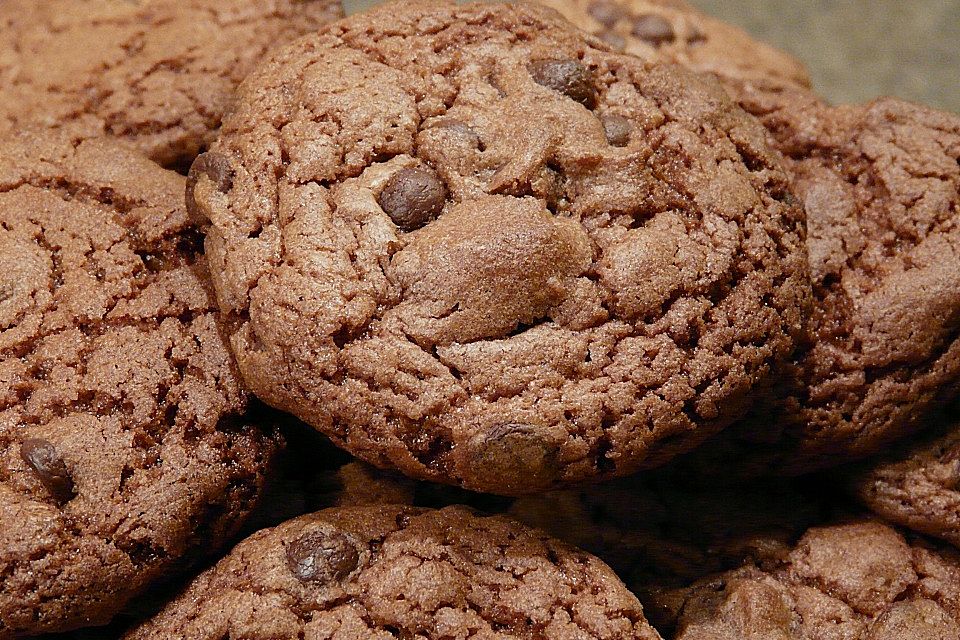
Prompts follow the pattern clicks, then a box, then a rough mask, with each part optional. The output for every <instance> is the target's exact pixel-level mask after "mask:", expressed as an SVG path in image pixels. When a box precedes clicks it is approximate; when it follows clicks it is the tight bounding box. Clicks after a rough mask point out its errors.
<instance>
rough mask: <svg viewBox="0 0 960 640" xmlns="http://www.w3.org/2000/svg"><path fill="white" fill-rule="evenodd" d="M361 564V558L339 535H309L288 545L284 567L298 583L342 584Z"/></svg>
mask: <svg viewBox="0 0 960 640" xmlns="http://www.w3.org/2000/svg"><path fill="white" fill-rule="evenodd" d="M359 563H360V554H359V553H357V549H356V547H354V546H353V543H351V542H350V540H349V539H348V538H347V537H346V536H345V535H343V534H342V533H327V532H325V531H311V532H309V533H305V534H304V535H302V536H300V537H299V538H298V539H297V540H295V541H294V542H291V543H290V544H288V545H287V567H289V569H290V572H291V573H292V574H293V575H294V576H295V577H296V578H297V580H299V581H300V582H319V583H329V582H333V581H335V580H343V579H344V578H345V577H347V576H348V575H350V572H351V571H353V570H354V569H356V568H357V565H358V564H359Z"/></svg>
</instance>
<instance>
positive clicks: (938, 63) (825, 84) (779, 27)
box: [344, 0, 960, 113]
mask: <svg viewBox="0 0 960 640" xmlns="http://www.w3.org/2000/svg"><path fill="white" fill-rule="evenodd" d="M688 1H689V2H690V3H691V4H693V5H694V6H696V7H698V8H700V9H702V10H703V11H705V12H707V13H709V14H712V15H714V16H717V17H719V18H723V19H724V20H727V21H728V22H732V23H733V24H736V25H738V26H740V27H743V28H744V29H746V30H747V31H749V32H750V33H752V34H753V35H754V36H757V37H759V38H761V39H764V40H767V41H769V42H771V43H773V44H775V45H777V46H779V47H780V48H782V49H785V50H787V51H789V52H791V53H793V54H794V55H795V56H797V57H798V58H800V59H801V60H803V61H804V62H805V63H806V64H807V66H808V67H809V68H810V72H811V74H812V75H813V79H814V83H815V85H816V88H817V90H818V91H819V92H820V93H821V94H823V95H825V96H826V97H827V98H828V99H830V100H831V101H833V102H837V103H840V102H862V101H865V100H869V99H871V98H874V97H877V96H880V95H894V96H898V97H900V98H906V99H909V100H915V101H918V102H922V103H925V104H929V105H931V106H935V107H939V108H941V109H947V110H950V111H954V112H957V113H960V0H688ZM344 4H345V5H346V6H347V10H348V11H357V10H360V9H363V8H365V7H369V6H371V5H374V4H377V0H345V2H344Z"/></svg>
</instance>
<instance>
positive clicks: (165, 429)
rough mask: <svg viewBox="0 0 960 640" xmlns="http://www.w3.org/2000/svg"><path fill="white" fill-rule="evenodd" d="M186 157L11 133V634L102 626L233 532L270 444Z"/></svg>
mask: <svg viewBox="0 0 960 640" xmlns="http://www.w3.org/2000/svg"><path fill="white" fill-rule="evenodd" d="M183 188H184V182H183V178H182V177H181V176H179V175H177V174H175V173H172V172H169V171H165V170H163V169H160V168H159V167H158V166H157V165H156V164H154V163H153V162H151V161H150V160H148V159H146V158H144V157H141V156H139V155H137V154H135V153H133V152H131V151H128V150H126V149H125V148H123V147H120V146H119V145H117V144H116V143H113V142H106V141H98V140H87V141H82V140H80V139H72V138H69V137H67V136H65V135H64V136H59V135H58V136H53V135H51V134H48V133H43V134H37V135H22V136H19V137H17V138H15V139H5V140H3V141H2V142H0V638H4V639H7V638H12V637H14V636H20V635H27V634H37V633H44V632H51V631H60V630H67V629H71V628H75V627H79V626H84V625H91V624H103V623H104V622H106V621H108V620H109V619H110V618H111V617H112V616H113V615H114V614H115V613H117V612H118V611H119V610H120V609H121V608H123V606H124V605H125V604H126V602H127V601H128V600H129V599H130V598H131V597H132V596H134V595H136V594H137V593H138V592H140V591H141V590H143V588H144V587H146V586H148V585H150V584H151V583H152V582H154V581H156V580H157V579H158V578H160V577H162V576H164V575H167V574H169V573H170V572H171V570H173V569H175V568H177V567H179V566H181V565H182V564H184V563H186V562H187V561H189V560H190V559H191V558H192V557H195V556H197V555H199V553H200V552H209V551H210V550H212V549H215V548H216V547H217V546H218V545H219V544H221V543H222V542H224V541H225V540H226V539H228V538H229V537H230V536H231V535H232V534H233V533H234V532H235V531H236V529H237V527H238V525H239V524H240V522H242V520H243V518H244V516H245V515H246V513H247V512H248V511H249V510H250V509H251V507H252V506H253V502H254V499H255V498H256V496H257V495H258V493H259V491H260V486H261V484H262V482H263V473H264V471H265V470H266V467H267V464H268V462H269V460H270V458H271V456H272V454H273V452H274V450H275V449H276V445H277V442H276V439H275V437H274V436H273V435H272V434H271V433H270V432H269V431H267V430H261V429H259V428H255V427H252V426H250V425H249V424H248V422H247V421H246V418H245V417H244V415H243V412H244V409H245V406H246V396H245V393H244V391H243V390H242V387H241V385H240V381H239V378H238V376H237V373H236V367H235V364H234V362H233V359H232V358H231V356H230V352H229V350H228V348H227V345H226V344H225V342H224V340H223V338H222V337H221V329H220V327H219V326H218V325H217V322H216V313H215V306H214V298H213V293H212V291H211V287H210V283H209V279H208V277H207V275H206V265H205V261H204V259H203V256H202V254H201V253H200V241H199V236H198V234H197V232H196V230H194V229H193V228H192V226H191V225H190V223H189V220H188V218H187V214H186V211H185V210H184V208H183V205H182V198H183V195H182V194H183Z"/></svg>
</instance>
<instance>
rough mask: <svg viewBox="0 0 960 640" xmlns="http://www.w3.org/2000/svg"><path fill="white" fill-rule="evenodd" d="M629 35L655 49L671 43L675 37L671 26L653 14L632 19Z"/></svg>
mask: <svg viewBox="0 0 960 640" xmlns="http://www.w3.org/2000/svg"><path fill="white" fill-rule="evenodd" d="M631 33H633V35H635V36H636V37H638V38H640V39H641V40H645V41H646V42H649V43H650V44H652V45H653V46H655V47H659V46H660V45H663V44H666V43H668V42H673V41H674V39H675V38H676V37H677V36H676V34H675V33H674V32H673V25H671V24H670V22H669V21H667V19H666V18H664V17H663V16H658V15H656V14H653V13H650V14H647V15H643V16H637V17H636V18H634V19H633V29H632V30H631Z"/></svg>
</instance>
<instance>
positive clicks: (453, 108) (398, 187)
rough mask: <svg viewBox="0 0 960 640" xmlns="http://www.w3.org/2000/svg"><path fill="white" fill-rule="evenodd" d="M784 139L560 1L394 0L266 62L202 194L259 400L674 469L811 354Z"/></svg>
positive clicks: (571, 461) (442, 439)
mask: <svg viewBox="0 0 960 640" xmlns="http://www.w3.org/2000/svg"><path fill="white" fill-rule="evenodd" d="M764 136H765V132H764V131H763V130H762V129H761V128H760V127H759V125H757V123H756V121H755V120H753V119H751V118H750V117H748V116H747V114H745V113H744V112H743V111H742V110H740V109H739V108H737V107H736V106H735V105H734V104H733V103H731V102H730V101H729V100H728V99H727V97H726V96H725V95H724V94H723V91H722V90H721V89H720V88H719V87H717V86H716V84H715V83H713V82H710V81H704V80H703V79H702V78H700V77H698V76H695V75H693V74H691V73H689V72H687V71H685V70H683V69H682V68H679V67H675V66H672V65H648V64H644V63H643V62H641V61H639V60H637V59H636V58H633V57H631V56H625V55H619V54H614V53H611V52H610V51H608V50H607V49H606V48H605V47H603V46H602V45H601V44H600V43H599V42H598V41H597V40H595V39H593V38H591V37H590V36H587V35H585V34H582V33H581V32H579V31H577V30H576V29H574V28H573V27H572V26H570V25H569V24H568V23H567V22H565V21H563V20H562V19H560V18H559V16H557V15H556V14H555V12H552V11H549V10H546V9H544V8H542V7H537V6H535V5H529V4H528V5H509V4H495V3H475V4H468V5H459V6H458V5H456V4H454V3H452V2H403V3H393V4H389V5H386V6H384V7H382V8H380V9H376V10H374V11H371V12H369V13H366V14H363V15H359V16H354V17H352V18H349V19H347V20H344V21H341V22H338V23H336V24H335V25H333V26H331V27H329V28H328V29H326V30H324V31H322V32H321V33H320V34H318V35H317V36H316V37H308V38H304V39H301V40H299V41H298V42H297V43H296V44H294V45H293V46H290V47H288V48H286V49H284V50H282V51H280V52H277V53H276V54H275V55H274V56H273V57H272V58H271V59H270V60H269V61H268V62H267V63H266V64H265V65H264V66H262V67H261V68H260V69H259V70H258V71H257V72H255V73H254V74H253V75H252V76H251V77H250V78H249V79H248V80H247V82H245V83H244V85H243V88H242V89H241V92H240V98H239V101H238V106H237V109H236V111H235V112H234V113H233V114H232V115H231V117H230V118H229V119H228V120H227V122H226V123H225V126H224V129H223V132H222V135H221V137H220V139H219V140H218V142H217V143H216V144H215V145H214V147H213V148H212V149H211V151H210V152H209V153H207V154H205V155H203V156H200V158H198V160H197V162H196V163H195V164H194V166H193V168H192V169H191V179H190V191H189V193H188V202H189V203H190V204H191V206H192V207H193V208H194V210H195V213H196V215H197V219H198V220H201V221H202V222H203V224H204V227H205V229H206V230H207V231H208V236H207V248H208V254H209V255H210V257H211V260H212V262H213V264H214V265H215V267H214V269H213V270H212V271H213V273H214V280H215V286H216V288H217V290H218V296H219V300H220V303H221V307H222V309H223V312H224V313H225V314H226V315H227V316H228V318H229V319H230V323H231V326H232V327H233V331H232V334H231V344H232V346H233V349H234V352H235V353H236V355H237V357H238V361H239V363H240V367H241V370H242V372H243V375H244V378H245V380H246V381H247V382H248V384H249V385H250V387H251V389H252V390H253V391H254V392H255V393H256V394H257V395H258V396H259V397H261V398H262V399H263V400H264V401H265V402H267V403H268V404H271V405H272V406H275V407H277V408H280V409H282V410H284V411H289V412H291V413H294V414H296V415H298V416H299V417H300V418H302V419H303V420H304V421H306V422H308V423H309V424H311V425H313V426H314V427H316V428H317V429H319V430H320V431H322V432H323V433H325V434H327V435H328V436H330V437H331V439H333V440H334V442H336V443H337V444H338V445H340V446H342V447H344V448H346V449H348V450H349V451H351V452H352V453H354V454H355V455H357V456H359V457H361V458H363V459H365V460H366V461H368V462H371V463H373V464H375V465H377V466H381V467H391V468H395V469H398V470H400V471H402V472H404V473H406V474H408V475H410V476H413V477H417V478H422V479H427V480H432V481H438V482H446V483H450V484H458V485H460V486H464V487H467V488H470V489H476V490H482V491H487V492H491V493H499V494H506V495H511V494H523V493H532V492H537V491H541V490H544V489H547V488H551V487H557V486H561V485H569V484H573V483H577V482H581V481H584V480H587V479H595V478H606V477H612V476H616V475H624V474H628V473H630V472H632V471H635V470H637V469H639V468H643V467H653V466H657V465H660V464H663V463H664V462H665V461H666V460H668V459H670V458H672V457H673V456H674V455H675V454H677V453H678V452H680V451H684V450H687V449H690V448H692V447H694V446H696V445H697V444H698V443H699V442H700V441H702V440H703V438H705V437H706V436H707V435H709V434H711V433H713V432H715V431H717V430H719V429H721V428H723V427H724V426H726V425H728V424H729V423H730V422H732V421H733V420H734V419H736V418H737V417H739V416H740V415H742V413H743V411H744V410H745V408H746V407H747V405H748V404H749V401H750V398H751V392H752V390H753V389H754V388H755V386H756V385H757V384H758V383H759V382H760V381H762V380H763V379H765V378H766V376H767V375H768V374H769V371H770V368H771V366H772V365H773V364H775V363H777V362H778V361H780V360H782V359H784V358H786V357H787V356H789V355H790V354H791V352H792V351H793V348H794V346H795V339H796V338H797V337H798V336H799V335H800V333H801V316H802V310H803V309H804V307H805V305H806V303H807V302H808V296H809V290H808V285H809V278H808V275H807V273H806V266H805V265H806V256H805V247H804V243H803V237H804V221H803V213H802V210H801V209H800V207H798V206H797V204H796V202H795V201H794V200H793V199H792V197H791V196H790V194H789V191H788V177H787V174H786V173H785V172H784V171H783V167H782V165H781V163H780V157H779V155H778V154H776V153H774V152H773V151H772V150H771V149H770V148H769V147H768V146H767V145H766V144H765V142H764Z"/></svg>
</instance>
